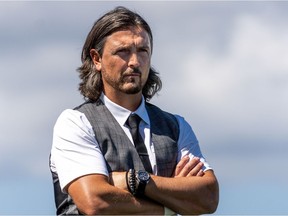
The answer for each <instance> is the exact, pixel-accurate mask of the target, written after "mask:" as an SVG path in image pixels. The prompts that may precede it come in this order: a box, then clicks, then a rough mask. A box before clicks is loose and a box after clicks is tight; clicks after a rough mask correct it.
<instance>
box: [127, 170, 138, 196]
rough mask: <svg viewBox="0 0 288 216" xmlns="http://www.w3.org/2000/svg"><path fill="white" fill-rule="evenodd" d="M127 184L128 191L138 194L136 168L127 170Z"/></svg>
mask: <svg viewBox="0 0 288 216" xmlns="http://www.w3.org/2000/svg"><path fill="white" fill-rule="evenodd" d="M126 184H127V188H128V191H129V192H130V193H131V194H132V195H133V196H135V195H136V176H135V170H134V169H129V171H127V172H126Z"/></svg>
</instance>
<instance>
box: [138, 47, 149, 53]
mask: <svg viewBox="0 0 288 216" xmlns="http://www.w3.org/2000/svg"><path fill="white" fill-rule="evenodd" d="M138 52H141V53H147V54H149V53H150V50H149V48H146V47H141V48H139V50H138Z"/></svg>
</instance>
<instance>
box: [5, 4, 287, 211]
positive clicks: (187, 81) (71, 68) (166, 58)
mask: <svg viewBox="0 0 288 216" xmlns="http://www.w3.org/2000/svg"><path fill="white" fill-rule="evenodd" d="M119 5H122V6H126V7H128V8H129V9H131V10H134V11H136V12H138V13H139V14H141V15H142V16H143V17H144V19H146V21H147V22H148V23H149V24H150V26H151V28H152V31H153V36H154V49H153V56H152V65H153V67H154V68H156V70H157V71H159V73H160V76H161V79H162V81H163V88H162V91H161V92H160V93H159V94H158V95H157V96H155V97H154V98H153V99H152V101H151V102H152V103H154V104H156V105H158V106H160V107H161V108H162V109H164V110H166V111H169V112H171V113H175V114H179V115H182V116H183V117H184V118H185V119H186V120H187V121H188V122H189V123H190V124H191V126H192V128H193V130H194V132H195V134H196V136H197V138H198V140H199V143H200V147H201V150H202V153H203V154H204V155H205V157H206V159H207V161H208V162H209V163H210V164H211V166H212V167H213V168H214V171H215V173H216V176H217V178H218V181H219V185H220V203H219V206H218V209H217V211H216V212H215V215H231V214H233V215H256V214H257V215H261V214H262V215H263V214H266V215H280V214H281V215H284V214H286V215H288V209H287V202H288V199H287V194H288V185H287V182H288V172H287V170H288V157H287V152H288V135H287V134H288V133H287V132H288V131H287V125H288V100H287V96H288V61H287V56H288V13H287V10H288V2H286V1H202V2H201V1H166V2H165V1H157V2H156V1H146V2H141V1H115V2H114V1H105V2H104V1H102V2H101V1H85V2H84V1H61V2H60V1H51V2H48V1H47V2H45V1H17V2H16V1H9V2H8V1H7V2H5V1H0V73H1V78H0V98H1V101H2V103H1V106H0V119H1V121H0V131H1V133H0V173H1V174H0V175H1V178H0V214H1V215H4V214H5V215H12V214H13V215H15V214H16V215H25V214H26V215H27V214H29V215H36V214H37V215H39V214H42V215H53V214H55V205H54V198H53V186H52V179H51V175H50V172H49V166H48V158H49V153H50V148H51V143H52V135H53V126H54V124H55V122H56V120H57V118H58V116H59V115H60V113H61V112H62V111H63V110H64V109H67V108H74V107H75V106H77V105H79V104H81V103H82V102H83V98H82V96H81V95H80V93H79V92H78V90H77V89H78V84H79V78H78V74H77V72H76V69H77V67H79V66H80V63H81V62H80V54H81V50H82V46H83V44H84V41H85V38H86V36H87V34H88V32H89V31H90V28H91V27H92V25H93V23H94V22H95V21H96V20H97V19H98V18H99V17H100V16H101V15H103V14H104V13H105V12H107V11H108V10H110V9H113V8H114V7H116V6H119Z"/></svg>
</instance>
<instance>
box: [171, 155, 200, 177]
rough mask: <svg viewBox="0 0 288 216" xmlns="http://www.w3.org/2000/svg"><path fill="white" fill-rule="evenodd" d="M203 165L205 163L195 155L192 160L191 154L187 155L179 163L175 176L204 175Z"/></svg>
mask: <svg viewBox="0 0 288 216" xmlns="http://www.w3.org/2000/svg"><path fill="white" fill-rule="evenodd" d="M202 167H203V163H202V162H201V161H200V159H199V158H198V157H193V158H192V159H191V160H190V157H189V156H185V157H183V158H182V159H181V160H180V161H179V163H178V164H177V166H176V168H175V171H174V177H189V176H203V175H204V172H203V170H202Z"/></svg>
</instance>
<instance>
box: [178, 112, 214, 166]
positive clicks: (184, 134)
mask: <svg viewBox="0 0 288 216" xmlns="http://www.w3.org/2000/svg"><path fill="white" fill-rule="evenodd" d="M175 117H176V118H177V120H178V123H179V130H180V133H179V139H178V161H180V160H181V158H183V157H184V156H186V155H189V157H190V159H191V158H193V157H198V158H200V161H201V162H203V164H204V166H203V171H207V170H210V169H212V168H211V167H210V165H209V164H208V162H207V161H206V159H205V157H204V156H203V155H202V152H201V149H200V146H199V142H198V140H197V138H196V136H195V133H194V131H193V129H192V127H191V126H190V124H189V123H188V122H187V121H186V120H185V119H184V118H183V117H181V116H179V115H175Z"/></svg>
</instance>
